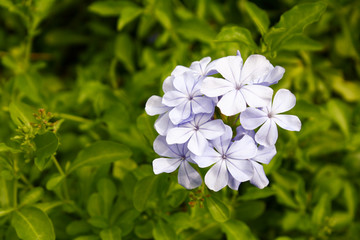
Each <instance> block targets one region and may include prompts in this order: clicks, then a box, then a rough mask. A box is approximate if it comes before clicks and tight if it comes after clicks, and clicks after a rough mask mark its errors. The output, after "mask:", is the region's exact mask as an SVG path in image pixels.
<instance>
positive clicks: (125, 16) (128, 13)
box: [117, 6, 143, 31]
mask: <svg viewBox="0 0 360 240" xmlns="http://www.w3.org/2000/svg"><path fill="white" fill-rule="evenodd" d="M142 13H143V9H142V8H140V7H137V6H129V7H126V8H124V9H123V10H122V12H121V16H120V18H119V20H118V24H117V30H118V31H120V30H122V29H123V28H124V27H125V26H126V25H127V24H128V23H130V22H131V21H133V20H134V19H136V18H137V17H138V16H140V14H142Z"/></svg>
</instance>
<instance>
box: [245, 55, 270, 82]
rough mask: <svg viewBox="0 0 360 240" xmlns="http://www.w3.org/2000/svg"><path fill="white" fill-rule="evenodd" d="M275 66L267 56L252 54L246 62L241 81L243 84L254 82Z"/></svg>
mask: <svg viewBox="0 0 360 240" xmlns="http://www.w3.org/2000/svg"><path fill="white" fill-rule="evenodd" d="M273 68H274V67H273V65H271V63H270V62H269V60H267V59H266V57H264V56H262V55H258V54H254V55H251V56H250V57H248V58H247V59H246V61H245V63H244V67H243V69H242V72H241V80H240V82H241V83H242V84H246V83H248V84H251V83H254V82H256V81H257V80H258V79H260V78H263V77H264V76H265V75H267V74H268V73H269V72H270V71H271V70H272V69H273Z"/></svg>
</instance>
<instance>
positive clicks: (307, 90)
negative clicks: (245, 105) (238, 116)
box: [0, 0, 360, 240]
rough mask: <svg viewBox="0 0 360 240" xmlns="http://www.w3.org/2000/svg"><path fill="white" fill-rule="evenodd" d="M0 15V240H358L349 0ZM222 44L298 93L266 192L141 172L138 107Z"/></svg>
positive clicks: (359, 57) (354, 22)
mask: <svg viewBox="0 0 360 240" xmlns="http://www.w3.org/2000/svg"><path fill="white" fill-rule="evenodd" d="M0 22H1V24H0V25H1V27H0V59H1V61H0V109H1V110H0V125H1V128H0V222H1V224H0V239H9V240H11V239H14V240H15V239H25V240H26V239H29V240H30V239H31V240H32V239H59V240H62V239H64V240H65V239H76V240H85V239H86V240H92V239H96V240H108V239H116V240H118V239H131V240H132V239H160V240H162V239H187V240H191V239H193V240H197V239H225V238H226V239H230V240H231V239H233V240H235V239H276V240H289V239H320V240H327V239H335V240H337V239H339V240H340V239H358V236H359V235H360V222H359V221H360V219H359V214H358V211H359V209H358V206H359V197H358V196H359V191H360V177H359V176H360V150H359V149H360V127H359V126H360V117H359V116H360V84H359V81H358V79H359V78H360V44H359V36H360V29H359V22H360V3H359V1H355V0H349V1H335V0H326V1H305V0H293V1H287V0H278V1H250V0H239V1H232V0H226V1H220V0H199V1H191V0H184V1H178V0H135V1H130V0H117V1H114V0H96V1H85V0H73V1H53V0H51V1H50V0H32V1H31V0H23V1H18V0H0ZM237 50H240V51H241V55H242V57H243V58H244V59H246V58H247V57H248V56H249V55H251V54H262V55H264V56H266V57H267V58H268V59H269V60H270V61H271V63H272V64H273V65H274V66H275V65H280V66H282V67H284V68H285V70H286V71H285V75H284V77H283V79H281V80H280V82H279V83H278V84H277V85H276V86H275V87H274V88H275V89H274V90H275V91H276V90H278V89H279V88H287V89H290V90H291V91H292V92H293V93H294V94H295V95H296V98H297V104H296V106H295V108H294V109H292V110H291V112H290V114H295V115H298V116H299V117H300V119H301V121H302V129H301V131H300V132H299V133H294V132H286V131H282V130H280V131H279V135H280V136H279V141H278V143H277V144H276V148H277V155H276V157H275V158H274V159H273V160H272V161H271V162H270V164H269V165H267V166H265V167H264V168H265V171H266V173H267V176H268V178H269V180H270V184H269V186H268V187H266V188H265V189H257V188H256V187H254V186H252V185H250V184H248V183H242V184H241V186H240V188H239V191H233V190H230V189H224V190H221V191H220V192H217V193H215V192H212V191H209V190H208V189H206V187H205V186H204V185H202V186H201V187H199V188H198V189H194V190H193V191H189V190H186V189H184V188H182V187H181V186H180V185H179V184H178V183H177V173H176V172H175V173H172V174H160V175H154V173H153V171H152V166H151V162H152V160H153V159H155V158H157V156H156V154H155V153H154V151H153V147H152V142H153V141H154V139H155V137H156V135H157V134H156V132H155V130H154V128H153V125H154V122H155V119H156V118H155V117H150V116H147V115H146V114H145V113H144V105H145V102H146V100H147V99H148V98H149V97H150V96H151V95H161V85H162V82H163V80H164V79H165V78H166V77H167V76H169V75H170V73H171V71H172V70H173V69H174V67H175V66H176V65H184V66H189V65H190V64H191V62H192V61H195V60H199V59H201V58H203V57H206V56H210V57H212V58H213V59H215V58H219V57H223V56H226V55H235V54H236V51H237ZM202 174H203V175H204V172H202ZM203 177H204V176H203Z"/></svg>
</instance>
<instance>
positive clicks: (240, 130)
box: [233, 125, 255, 141]
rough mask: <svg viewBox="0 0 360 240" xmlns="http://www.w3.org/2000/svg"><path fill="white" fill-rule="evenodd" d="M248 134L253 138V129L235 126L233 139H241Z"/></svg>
mask: <svg viewBox="0 0 360 240" xmlns="http://www.w3.org/2000/svg"><path fill="white" fill-rule="evenodd" d="M245 135H248V136H250V137H252V139H255V131H254V130H247V129H245V128H243V126H241V125H240V126H238V127H237V128H236V136H235V137H234V139H233V140H234V141H236V140H240V139H242V137H243V136H245Z"/></svg>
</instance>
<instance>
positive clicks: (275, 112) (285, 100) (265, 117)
mask: <svg viewBox="0 0 360 240" xmlns="http://www.w3.org/2000/svg"><path fill="white" fill-rule="evenodd" d="M295 103H296V98H295V96H294V94H292V93H291V92H290V91H289V90H287V89H280V90H279V91H278V92H277V93H276V95H275V97H274V101H273V104H272V105H271V104H270V105H269V106H268V107H264V108H261V109H256V108H251V107H250V108H247V109H246V110H245V111H244V112H242V113H241V115H240V122H241V125H242V126H243V127H244V128H245V129H249V130H252V129H255V128H257V127H259V126H260V125H262V124H264V125H262V126H261V127H260V129H259V130H258V131H257V132H256V134H255V141H256V142H257V143H259V144H260V145H264V146H271V145H274V144H275V143H276V140H277V138H278V131H277V127H276V124H277V125H279V126H280V127H281V128H284V129H286V130H289V131H300V129H301V122H300V119H299V118H298V117H297V116H294V115H285V114H281V115H280V114H279V113H283V112H286V111H289V110H290V109H292V108H293V107H294V106H295Z"/></svg>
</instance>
